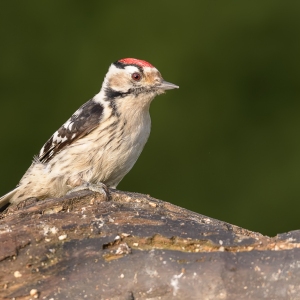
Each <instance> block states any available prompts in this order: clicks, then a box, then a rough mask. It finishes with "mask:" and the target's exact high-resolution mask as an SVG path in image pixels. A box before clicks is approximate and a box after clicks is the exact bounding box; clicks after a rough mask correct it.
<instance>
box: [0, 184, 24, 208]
mask: <svg viewBox="0 0 300 300" xmlns="http://www.w3.org/2000/svg"><path fill="white" fill-rule="evenodd" d="M18 189H19V187H16V188H15V189H13V190H12V191H10V192H9V193H7V194H5V195H4V196H2V197H0V210H1V208H2V207H3V206H5V205H6V204H7V203H9V200H10V199H11V197H12V196H13V195H14V194H15V192H16V191H17V190H18Z"/></svg>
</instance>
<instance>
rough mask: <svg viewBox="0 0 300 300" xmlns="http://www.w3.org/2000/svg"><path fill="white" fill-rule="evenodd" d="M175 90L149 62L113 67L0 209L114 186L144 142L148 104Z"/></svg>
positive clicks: (129, 60) (128, 61)
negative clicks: (160, 95)
mask: <svg viewBox="0 0 300 300" xmlns="http://www.w3.org/2000/svg"><path fill="white" fill-rule="evenodd" d="M175 88H179V87H178V86H177V85H175V84H172V83H169V82H167V81H164V80H163V78H162V76H161V74H160V72H159V71H158V70H157V69H156V68H155V67H154V66H153V65H151V64H150V63H148V62H147V61H144V60H140V59H135V58H124V59H120V60H118V61H116V62H114V63H112V64H111V65H110V67H109V70H108V72H107V74H106V76H105V78H104V81H103V84H102V87H101V90H100V92H99V93H98V94H96V95H95V96H94V97H93V98H92V99H90V100H89V101H88V102H86V103H84V104H83V105H82V106H81V107H80V108H79V109H78V110H77V111H76V112H75V113H74V114H73V115H72V116H71V118H70V119H69V120H67V122H66V123H64V124H63V125H62V126H61V127H60V128H59V129H58V130H57V131H56V132H55V133H54V134H53V135H52V137H51V138H50V139H49V140H48V141H47V142H46V144H45V145H44V146H43V147H42V149H41V151H40V153H39V155H38V156H36V157H34V159H33V162H32V164H31V166H30V167H29V169H28V170H27V171H26V173H25V174H24V176H23V177H22V179H21V181H20V182H19V184H18V185H17V187H16V188H15V189H14V190H12V191H11V192H9V193H7V194H6V195H4V196H2V197H1V198H0V208H1V207H3V206H5V205H6V204H8V203H13V204H18V203H20V202H21V201H23V200H26V199H27V198H30V197H35V198H38V199H39V200H41V199H45V198H47V197H62V196H63V195H65V194H66V193H70V192H73V191H77V190H81V189H90V190H93V191H103V188H106V187H111V188H116V187H117V185H118V184H119V182H120V181H121V180H122V179H123V177H124V176H125V175H126V174H127V173H128V172H129V171H130V170H131V168H132V167H133V165H134V164H135V162H136V161H137V159H138V157H139V155H140V154H141V152H142V150H143V148H144V146H145V144H146V142H147V139H148V137H149V134H150V127H151V119H150V114H149V107H150V103H151V101H152V100H153V99H154V97H155V96H156V95H159V94H162V93H164V91H166V90H170V89H175Z"/></svg>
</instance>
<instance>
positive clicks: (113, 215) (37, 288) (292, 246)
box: [0, 190, 300, 300]
mask: <svg viewBox="0 0 300 300" xmlns="http://www.w3.org/2000/svg"><path fill="white" fill-rule="evenodd" d="M299 247H300V231H293V232H289V233H286V234H281V235H278V236H276V237H274V238H270V237H266V236H263V235H261V234H259V233H255V232H251V231H248V230H245V229H242V228H240V227H237V226H234V225H231V224H228V223H225V222H222V221H218V220H215V219H212V218H209V217H206V216H203V215H200V214H197V213H194V212H191V211H188V210H186V209H184V208H181V207H178V206H175V205H173V204H170V203H167V202H164V201H161V200H157V199H154V198H151V197H150V196H146V195H142V194H135V193H127V192H121V191H117V190H110V199H109V200H106V199H104V198H103V196H101V195H100V194H95V193H93V192H90V191H82V192H78V193H76V194H72V195H69V196H66V197H63V198H60V199H46V200H44V201H38V202H35V199H29V200H28V201H26V202H25V203H22V205H19V207H9V208H8V210H6V211H5V212H4V213H3V214H2V218H1V220H0V299H35V298H39V299H53V300H54V299H197V300H199V299H230V300H232V299H239V300H240V299H275V300H276V299H300V249H299Z"/></svg>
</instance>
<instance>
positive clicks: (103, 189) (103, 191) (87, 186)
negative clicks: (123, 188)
mask: <svg viewBox="0 0 300 300" xmlns="http://www.w3.org/2000/svg"><path fill="white" fill-rule="evenodd" d="M82 190H90V191H92V192H96V193H99V194H100V195H103V196H104V197H105V199H106V200H107V199H109V191H108V188H107V186H106V185H105V184H104V183H102V182H99V183H97V184H95V183H90V182H85V183H84V184H82V185H80V186H76V187H75V188H73V189H71V190H70V191H68V192H67V195H69V194H72V193H75V192H78V191H82Z"/></svg>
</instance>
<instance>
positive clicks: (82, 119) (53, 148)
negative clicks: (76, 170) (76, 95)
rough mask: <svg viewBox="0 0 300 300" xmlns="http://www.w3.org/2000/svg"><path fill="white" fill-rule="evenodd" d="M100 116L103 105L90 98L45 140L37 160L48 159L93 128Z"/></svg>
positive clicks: (44, 160) (43, 161) (98, 121)
mask: <svg viewBox="0 0 300 300" xmlns="http://www.w3.org/2000/svg"><path fill="white" fill-rule="evenodd" d="M102 116H103V106H102V105H101V104H100V103H98V102H96V101H94V100H93V99H91V100H89V101H88V102H86V103H85V104H83V105H82V106H81V107H80V108H79V109H78V110H77V111H76V112H75V113H74V114H73V115H72V117H71V118H70V119H69V120H68V121H67V122H66V123H65V124H64V125H62V126H61V127H60V128H59V129H58V130H57V131H56V132H55V133H54V134H53V135H52V137H51V138H50V139H49V140H48V141H47V142H46V144H45V145H44V146H43V148H42V149H41V151H40V153H39V156H38V160H39V161H40V162H42V163H46V162H48V161H50V160H51V159H52V158H53V157H54V156H55V155H56V154H57V153H58V152H60V151H61V150H63V149H64V148H65V147H67V146H68V145H70V144H72V143H73V142H74V141H76V140H77V139H79V138H81V137H83V136H85V135H87V134H89V133H90V132H91V131H92V130H94V129H95V128H96V127H97V125H98V124H99V123H100V121H101V119H102Z"/></svg>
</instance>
